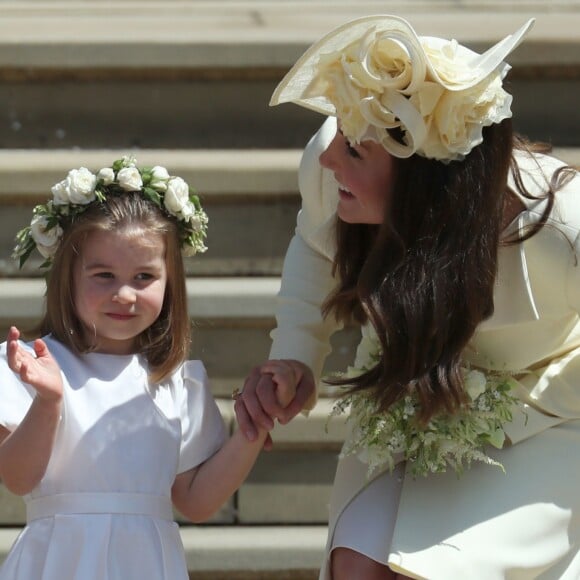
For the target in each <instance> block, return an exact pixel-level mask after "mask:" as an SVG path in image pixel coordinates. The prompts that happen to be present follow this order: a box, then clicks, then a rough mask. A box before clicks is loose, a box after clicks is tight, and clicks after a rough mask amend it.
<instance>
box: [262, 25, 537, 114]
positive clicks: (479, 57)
mask: <svg viewBox="0 0 580 580" xmlns="http://www.w3.org/2000/svg"><path fill="white" fill-rule="evenodd" d="M534 22H535V20H534V19H533V18H532V19H530V20H528V21H527V22H526V23H525V24H524V25H523V26H521V27H520V28H519V29H518V30H517V31H516V32H514V33H513V34H510V35H508V36H506V37H505V38H504V39H503V40H501V41H500V42H498V43H497V44H495V45H493V46H492V47H491V48H489V49H488V50H487V51H486V52H484V53H483V54H477V53H476V52H473V51H471V50H469V49H467V48H465V47H463V46H462V47H461V48H462V50H464V51H465V54H466V55H468V57H467V58H468V62H469V68H470V69H471V70H472V71H474V74H473V75H471V76H470V78H469V80H468V81H466V82H464V83H453V84H452V85H451V84H449V83H446V82H445V81H444V80H443V79H441V78H440V77H439V75H438V74H437V71H436V70H435V69H434V68H433V66H432V65H431V63H430V61H429V58H428V56H427V54H426V53H425V50H424V48H423V44H422V43H423V42H430V41H441V40H440V39H430V38H426V37H423V38H421V37H419V36H418V35H417V33H416V32H415V30H414V29H413V27H412V26H411V24H410V23H409V22H407V21H406V20H405V19H404V18H401V17H399V16H391V15H385V14H378V15H373V16H365V17H363V18H358V19H356V20H352V21H351V22H348V23H346V24H343V25H342V26H340V27H338V28H336V29H334V30H333V31H331V32H329V33H328V34H327V35H326V36H324V37H323V38H321V39H320V40H319V41H318V42H316V43H314V44H313V45H312V46H311V47H310V48H309V49H308V50H307V51H306V52H305V53H304V54H303V55H302V56H301V57H300V58H299V59H298V60H297V61H296V63H295V64H294V66H293V67H292V68H291V69H290V70H289V71H288V73H287V74H286V75H285V76H284V78H283V79H282V81H281V82H280V83H279V84H278V86H277V87H276V89H275V90H274V93H273V94H272V97H271V99H270V106H275V105H279V104H281V103H289V102H291V103H295V104H297V105H300V106H302V107H306V108H308V109H312V110H314V111H317V112H319V113H322V114H325V115H334V114H335V109H334V105H333V104H332V103H330V102H329V101H328V100H327V99H326V97H324V96H306V95H305V92H306V89H307V88H308V87H309V86H310V84H311V82H312V81H313V79H314V78H315V77H316V75H317V65H318V61H319V58H320V56H321V55H322V54H329V53H333V52H336V51H340V50H342V49H344V48H345V47H347V46H348V45H349V44H351V43H352V42H354V41H356V40H357V39H359V38H361V37H362V36H363V35H364V34H365V33H366V32H367V31H368V30H369V28H370V27H373V26H374V27H375V28H376V30H377V31H380V32H387V33H388V34H389V36H392V37H393V38H395V39H401V40H404V43H405V44H406V43H411V45H412V46H413V47H414V50H417V51H419V53H420V54H422V55H423V57H424V60H425V62H426V65H427V68H428V70H429V72H430V74H431V75H432V78H433V79H435V80H436V81H437V82H439V83H440V84H441V85H442V86H444V87H445V88H446V89H448V90H452V91H457V90H464V89H468V88H471V87H473V86H475V85H477V84H478V83H479V82H481V81H482V80H483V79H485V78H486V77H487V76H488V75H489V74H491V73H492V72H493V71H494V70H496V69H497V68H498V67H500V66H501V65H502V63H503V61H504V59H505V58H506V56H507V55H508V54H509V53H510V52H512V51H513V50H514V49H515V48H516V47H517V46H518V44H519V43H520V42H521V40H522V39H523V37H524V36H525V35H526V34H527V33H528V31H529V30H530V28H531V27H532V26H533V24H534ZM504 66H505V71H507V70H508V69H509V65H507V64H505V63H504Z"/></svg>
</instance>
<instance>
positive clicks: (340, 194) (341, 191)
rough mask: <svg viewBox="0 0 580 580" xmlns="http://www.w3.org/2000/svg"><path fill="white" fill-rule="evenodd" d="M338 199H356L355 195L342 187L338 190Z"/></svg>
mask: <svg viewBox="0 0 580 580" xmlns="http://www.w3.org/2000/svg"><path fill="white" fill-rule="evenodd" d="M338 197H340V199H354V195H353V194H352V193H351V192H350V191H348V190H347V189H343V188H342V187H339V188H338Z"/></svg>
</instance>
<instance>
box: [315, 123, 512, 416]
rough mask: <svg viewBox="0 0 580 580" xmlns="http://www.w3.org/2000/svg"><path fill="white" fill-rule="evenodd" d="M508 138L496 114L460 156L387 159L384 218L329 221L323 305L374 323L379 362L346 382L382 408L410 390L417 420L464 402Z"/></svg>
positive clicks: (492, 252)
mask: <svg viewBox="0 0 580 580" xmlns="http://www.w3.org/2000/svg"><path fill="white" fill-rule="evenodd" d="M512 147H513V134H512V124H511V121H510V120H505V121H503V122H502V123H500V124H497V125H492V126H490V127H487V128H486V129H485V130H484V139H483V143H482V144H480V145H479V146H477V147H476V148H474V149H473V150H472V152H471V153H470V154H469V155H467V157H466V158H465V159H464V160H463V161H460V162H451V163H449V164H444V163H441V162H440V161H435V160H430V159H426V158H424V157H420V156H418V155H414V156H412V157H410V158H409V159H395V169H394V171H395V175H394V179H395V185H394V188H393V194H392V199H391V201H390V203H389V204H388V205H389V206H388V208H387V210H386V214H385V216H384V220H383V223H382V224H381V225H380V226H367V225H350V224H347V223H344V222H342V221H340V220H339V221H338V223H337V241H338V246H337V254H336V258H335V275H337V276H338V279H339V283H338V287H337V288H336V290H335V292H334V293H333V294H331V295H330V296H329V297H328V299H327V301H326V303H325V305H324V307H323V311H324V313H325V315H328V314H330V313H331V312H332V313H333V314H335V315H336V316H337V317H338V318H339V319H342V320H345V321H346V320H349V319H350V318H351V317H353V316H354V318H355V319H357V320H358V321H359V322H365V321H367V320H368V321H369V322H370V323H371V324H372V325H373V327H374V328H375V330H376V331H377V335H378V338H379V340H380V343H381V348H382V352H383V356H382V358H381V360H380V362H379V363H378V364H377V365H376V366H375V367H374V368H372V369H370V370H368V371H367V372H365V373H363V374H362V375H361V376H359V377H357V378H356V379H354V380H353V379H349V381H348V384H350V385H352V391H359V390H363V389H365V390H369V391H370V392H371V394H372V396H373V397H374V398H375V399H376V401H377V403H378V404H379V406H380V408H381V409H382V410H386V409H387V408H388V407H389V406H390V405H392V404H393V403H394V402H395V401H397V400H398V399H399V398H401V397H402V396H404V395H405V394H407V393H408V392H409V391H414V392H415V393H416V395H417V397H418V399H419V401H420V404H421V409H422V412H421V416H420V417H419V419H420V420H422V421H425V422H426V421H428V420H429V419H430V418H431V417H432V416H433V415H435V414H437V413H440V412H448V413H453V412H455V411H457V410H458V409H459V408H460V407H461V405H462V404H463V403H465V401H466V395H465V392H464V388H463V380H462V376H461V355H462V353H463V351H464V349H465V348H466V346H467V344H468V342H469V340H470V339H471V337H472V336H473V334H474V332H475V329H476V328H477V326H478V325H479V323H480V322H481V321H483V320H484V319H486V318H488V317H489V316H491V314H492V313H493V288H494V281H495V276H496V269H497V257H498V248H499V245H500V233H501V232H500V228H501V223H502V210H503V203H504V196H505V192H506V187H507V186H506V184H507V178H508V172H509V169H510V160H511V154H512ZM332 382H333V383H335V384H347V382H346V381H341V380H337V381H332Z"/></svg>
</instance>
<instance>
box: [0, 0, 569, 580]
mask: <svg viewBox="0 0 580 580" xmlns="http://www.w3.org/2000/svg"><path fill="white" fill-rule="evenodd" d="M401 6H404V9H403V10H402V11H401V10H400V8H401ZM380 12H391V13H397V14H400V15H401V16H405V17H408V18H409V19H410V20H411V22H412V23H413V24H414V25H415V27H416V29H417V30H418V31H419V32H420V33H424V34H433V35H442V36H455V37H456V38H457V39H458V40H459V41H461V42H463V43H465V44H467V45H470V46H472V47H474V48H475V49H478V50H482V49H483V48H485V47H486V46H488V45H489V44H491V43H493V42H494V41H496V40H497V39H499V38H501V37H503V36H504V35H506V34H508V33H510V32H512V31H513V30H515V29H516V28H517V27H518V26H519V25H521V24H522V23H523V22H524V21H525V20H526V19H527V18H528V17H530V16H535V17H536V18H537V22H536V26H535V28H534V29H533V31H532V34H531V35H530V37H529V38H528V39H527V40H526V41H525V43H524V44H523V45H522V46H521V47H520V48H519V49H518V50H517V51H516V52H515V53H514V54H513V55H512V56H511V57H510V62H511V63H512V65H513V67H514V70H513V71H512V73H511V74H510V87H509V90H510V92H512V93H513V94H514V116H515V124H516V128H517V129H518V130H519V131H520V132H522V133H524V134H525V135H527V136H529V137H531V138H534V139H542V140H545V141H549V142H551V143H553V145H554V146H555V147H556V148H557V154H558V155H559V156H560V157H562V158H563V159H565V160H567V161H569V162H571V163H576V164H580V113H579V112H578V111H579V110H578V106H577V102H578V98H579V96H580V50H579V45H580V38H579V37H578V33H577V31H578V30H579V29H580V2H579V1H578V0H559V1H558V0H553V1H552V2H550V3H545V2H539V1H535V0H512V1H511V2H505V1H502V0H479V1H476V0H463V1H461V0H459V1H449V2H447V1H444V0H439V1H437V2H434V1H431V2H428V1H423V2H421V1H416V0H408V1H407V2H406V3H404V4H401V3H395V2H394V1H392V0H380V1H367V2H349V1H334V2H332V1H330V0H295V1H292V2H291V1H283V0H269V1H266V0H262V1H260V0H253V1H245V0H229V1H228V0H213V1H205V2H204V1H199V0H165V1H161V0H117V1H114V2H113V1H107V0H85V1H81V0H60V1H55V0H50V1H49V0H37V1H29V0H14V1H6V0H4V1H3V2H0V83H1V85H2V90H1V91H0V111H2V112H1V113H0V115H1V117H0V118H1V119H2V121H1V122H0V147H1V148H2V154H1V155H0V336H3V335H4V334H5V331H6V329H7V327H8V325H10V324H13V323H17V324H18V325H19V326H20V327H21V328H23V329H26V328H31V327H33V326H34V324H35V323H36V322H37V320H38V318H39V316H40V313H41V311H42V295H43V282H42V278H41V277H40V276H39V273H38V270H36V268H35V266H36V265H38V262H37V263H36V264H34V263H32V261H31V263H30V266H29V267H27V268H26V269H24V270H23V271H18V270H17V268H16V267H15V265H14V263H12V261H11V260H10V251H11V248H12V244H13V236H14V233H15V232H16V230H17V229H19V228H20V227H22V226H24V225H26V224H27V223H28V221H29V220H30V210H31V208H32V206H33V205H34V204H36V203H39V202H41V201H44V200H45V199H46V197H47V195H48V193H49V190H50V186H51V185H52V184H53V183H55V182H56V181H57V180H59V179H61V178H62V176H63V174H64V173H65V172H66V171H67V170H68V169H69V168H72V167H78V166H80V165H86V166H87V167H90V168H93V169H98V168H100V167H101V166H103V165H107V164H109V163H110V162H111V161H112V160H114V159H116V158H118V157H120V156H122V155H124V154H134V155H135V156H136V157H137V159H138V161H139V163H142V164H148V163H150V162H154V163H158V164H163V165H166V166H167V167H168V168H169V169H170V171H171V172H172V173H174V174H178V175H181V176H183V177H184V178H185V179H187V180H188V181H189V182H190V183H191V184H193V185H194V186H195V187H196V188H197V189H198V191H199V193H200V195H201V197H202V200H203V203H204V206H205V208H206V210H207V212H208V214H209V216H210V233H209V238H208V245H209V248H210V249H209V251H208V252H207V253H206V254H204V255H202V256H199V257H196V258H194V259H190V260H188V261H187V272H188V296H189V308H190V313H191V316H192V319H193V320H194V322H195V334H194V343H193V347H192V357H195V358H201V359H202V360H203V361H204V362H205V364H206V366H207V368H208V372H209V375H210V377H211V379H212V385H213V390H214V394H215V396H216V397H217V398H218V401H219V404H220V408H221V409H222V412H223V415H224V417H225V419H226V420H227V421H228V423H229V424H230V425H231V428H232V429H233V428H235V420H234V418H233V411H232V405H231V401H230V400H229V393H230V392H231V390H232V388H233V387H234V386H236V385H240V384H241V382H242V381H243V378H244V377H245V376H246V374H247V373H248V371H249V370H250V368H251V367H252V366H253V365H254V364H257V363H259V362H261V361H262V360H264V359H265V357H266V356H267V353H268V349H269V336H268V333H269V331H270V330H271V328H272V327H273V312H274V301H275V294H276V292H277V288H278V285H279V275H280V271H281V265H282V260H283V256H284V251H285V248H286V245H287V243H288V241H289V239H290V237H291V235H292V231H293V228H294V220H295V214H296V211H297V209H298V207H299V198H298V193H297V174H296V170H297V166H298V162H299V159H300V149H301V147H303V146H304V144H305V143H306V141H307V139H308V138H309V136H310V135H311V134H312V133H313V132H314V131H315V130H316V128H317V126H318V125H319V124H320V122H321V118H320V117H319V116H318V115H316V114H314V113H311V112H308V111H305V110H302V109H300V108H298V107H295V106H291V105H287V106H281V107H277V108H274V109H269V108H268V100H269V97H270V94H271V93H272V91H273V89H274V87H275V85H276V83H277V82H278V80H280V79H281V78H282V76H283V74H284V73H285V71H286V70H287V69H288V68H289V67H290V66H291V64H292V63H293V62H294V61H295V60H296V58H297V57H298V56H299V55H300V54H301V53H302V52H303V51H304V49H305V48H306V47H307V46H308V45H309V44H310V43H311V42H312V41H314V40H316V39H317V38H318V37H320V36H321V35H322V34H323V33H324V32H326V31H328V30H330V29H331V28H333V27H334V26H336V25H338V24H340V23H343V22H345V21H347V20H349V19H351V18H354V17H356V16H362V15H365V14H373V13H380ZM355 341H356V332H355V331H354V330H352V329H347V330H345V331H343V332H341V333H339V334H338V335H337V336H335V337H334V342H333V346H334V348H333V353H332V355H331V356H330V357H329V360H328V361H327V369H328V370H337V369H341V368H344V366H345V365H346V364H347V363H348V361H349V360H350V357H351V356H352V350H353V345H354V344H355ZM331 405H332V402H331V400H330V399H328V398H325V397H322V398H321V400H320V403H319V405H318V406H317V408H316V409H315V410H314V412H313V413H312V414H311V415H310V417H309V418H308V419H307V418H305V417H299V418H297V419H296V420H295V421H294V422H293V423H291V424H290V425H288V426H285V427H279V426H278V427H277V428H276V430H275V433H274V439H275V441H276V444H275V448H274V450H273V451H272V452H270V453H264V454H262V456H261V457H260V459H259V460H258V462H257V464H256V466H255V468H254V470H253V471H252V473H251V475H250V476H249V478H248V480H247V482H246V483H245V484H244V485H243V486H242V488H241V489H240V490H239V492H238V493H237V494H236V495H235V496H234V498H232V500H231V501H230V502H229V503H228V504H227V505H226V506H224V508H223V509H222V510H221V511H220V513H219V514H218V515H217V516H216V517H215V518H214V519H213V520H212V521H211V522H209V523H208V524H204V525H201V526H192V525H188V524H187V523H186V522H182V527H181V531H182V537H183V540H184V544H185V546H186V550H187V557H188V564H189V568H190V570H191V574H192V577H195V578H205V579H210V578H211V579H218V578H220V579H221V578H223V579H229V580H242V579H252V580H258V579H261V580H266V579H270V578H279V579H284V578H292V579H297V580H300V579H307V578H308V579H310V578H315V577H316V575H317V572H316V570H317V568H318V565H319V562H320V558H321V554H322V547H323V545H324V541H325V532H326V530H325V524H326V518H327V503H328V494H329V490H330V485H331V482H332V477H333V473H334V468H335V465H336V456H337V452H338V449H339V448H340V443H341V440H342V437H343V435H344V424H343V423H342V422H338V421H335V422H331V423H330V424H329V428H328V430H327V429H325V426H326V417H327V415H328V411H329V409H330V407H331ZM22 508H23V506H22V501H21V500H20V498H16V497H14V496H12V495H10V494H9V493H8V492H7V491H6V490H5V489H4V488H2V487H1V486H0V526H2V527H1V528H0V559H2V558H3V557H4V555H5V554H6V552H7V550H8V549H9V546H10V545H11V543H12V541H13V540H14V538H15V536H16V535H17V533H18V531H19V529H20V527H21V526H22V524H23V521H24V513H23V509H22ZM176 517H178V518H179V514H176Z"/></svg>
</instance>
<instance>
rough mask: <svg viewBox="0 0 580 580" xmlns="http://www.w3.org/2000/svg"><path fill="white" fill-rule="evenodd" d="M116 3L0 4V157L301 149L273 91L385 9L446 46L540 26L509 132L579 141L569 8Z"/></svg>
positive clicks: (523, 50) (520, 63)
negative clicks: (101, 150) (328, 44)
mask: <svg viewBox="0 0 580 580" xmlns="http://www.w3.org/2000/svg"><path fill="white" fill-rule="evenodd" d="M114 6H115V18H114V19H112V18H111V17H110V7H109V5H107V4H106V3H103V2H101V1H97V0H93V1H85V2H72V1H68V2H66V1H64V2H53V3H50V4H48V3H46V2H29V1H26V0H25V1H22V0H18V2H15V1H12V2H4V3H2V5H0V79H1V80H2V81H3V85H4V87H3V88H4V90H3V91H2V93H1V94H0V110H2V111H3V114H4V118H5V119H6V122H5V123H3V124H2V125H0V147H2V148H9V147H10V148H12V147H27V148H28V147H41V148H62V147H65V148H73V147H81V148H91V147H117V148H119V147H122V148H125V147H141V148H160V147H171V148H208V147H210V148H225V147H231V148H238V147H240V148H256V147H272V148H288V147H301V146H302V145H303V144H304V142H305V141H306V139H307V138H308V137H309V136H310V135H311V134H312V132H313V131H314V130H315V128H316V127H317V126H318V125H319V123H320V117H319V116H318V115H316V114H315V113H312V112H310V111H306V110H304V109H301V108H299V107H295V106H291V105H288V106H282V107H276V108H275V109H270V108H269V107H268V101H269V98H270V95H271V93H272V91H273V89H274V87H275V86H276V84H277V82H278V81H279V80H280V79H281V78H282V76H283V74H284V73H285V72H286V70H287V69H288V68H289V67H290V66H291V65H292V64H293V63H294V61H295V60H296V59H297V58H298V56H299V55H300V54H301V53H302V52H303V51H304V50H305V49H306V47H307V46H308V45H309V44H311V43H312V42H313V41H315V40H316V39H317V38H319V37H320V36H322V34H324V33H325V32H327V31H329V30H330V29H331V28H333V27H334V26H337V25H339V24H341V23H343V22H345V21H347V20H349V19H351V18H353V17H356V16H362V15H365V14H372V13H377V12H384V11H385V10H387V9H389V10H390V11H391V12H397V13H398V14H400V15H401V16H406V17H408V18H410V19H411V20H412V22H413V23H414V25H415V27H416V28H417V30H418V31H419V32H420V33H424V34H431V35H442V36H454V37H456V38H457V39H458V40H459V41H461V42H463V43H465V44H467V45H469V46H471V47H473V48H475V49H477V50H483V49H484V48H485V47H487V46H489V45H490V44H491V43H493V42H494V41H497V40H499V39H500V38H501V37H503V36H504V35H506V34H509V33H511V32H512V31H513V30H515V29H516V28H518V27H519V26H520V25H521V24H522V23H523V22H524V21H525V20H526V19H527V18H529V17H531V16H535V17H537V23H536V26H535V27H534V29H533V31H532V33H531V34H530V36H529V37H528V38H527V39H526V42H524V43H523V44H522V46H521V47H519V48H518V50H517V51H516V52H515V53H514V54H513V55H511V56H510V59H509V60H510V62H511V63H512V64H513V65H514V68H513V71H512V73H511V75H510V77H509V79H510V80H509V82H508V85H509V89H510V91H511V92H512V93H513V94H514V97H515V100H514V106H513V108H514V113H515V120H516V121H515V122H516V127H517V128H518V130H519V131H521V132H522V133H525V134H526V135H528V136H530V137H532V138H534V139H542V140H547V141H550V142H552V143H555V144H557V145H560V146H578V145H579V144H580V143H578V135H580V131H579V129H580V113H578V109H577V106H576V100H577V99H576V95H577V94H578V93H579V92H580V51H579V50H578V44H579V43H580V39H579V37H578V34H577V31H578V29H579V27H580V12H578V10H577V5H576V4H575V3H574V2H562V1H560V2H551V3H545V2H544V3H541V2H535V1H527V2H507V3H503V4H502V3H500V2H489V1H488V2H482V3H475V2H466V3H461V5H458V4H457V3H456V2H436V3H435V2H431V3H429V2H407V3H405V5H404V8H402V7H401V5H400V3H398V4H395V3H394V2H388V3H385V2H382V1H377V2H357V3H356V4H355V3H353V2H343V3H340V4H338V5H334V4H333V5H332V6H331V5H330V4H329V3H328V2H325V1H314V2H309V4H308V10H303V9H300V8H301V6H303V4H301V2H298V3H297V2H285V1H277V2H264V1H254V2H242V1H240V2H235V1H234V2H232V1H230V2H224V1H214V2H183V1H181V2H177V1H175V2H169V3H168V2H160V1H153V2H148V3H146V6H145V7H140V9H139V10H138V11H136V10H135V5H134V2H132V1H129V2H116V3H115V5H114ZM481 22H485V23H486V24H485V26H482V25H481ZM128 30H130V34H128V33H127V31H128ZM547 103H549V110H550V115H549V120H548V118H547V115H546V104H547Z"/></svg>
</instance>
